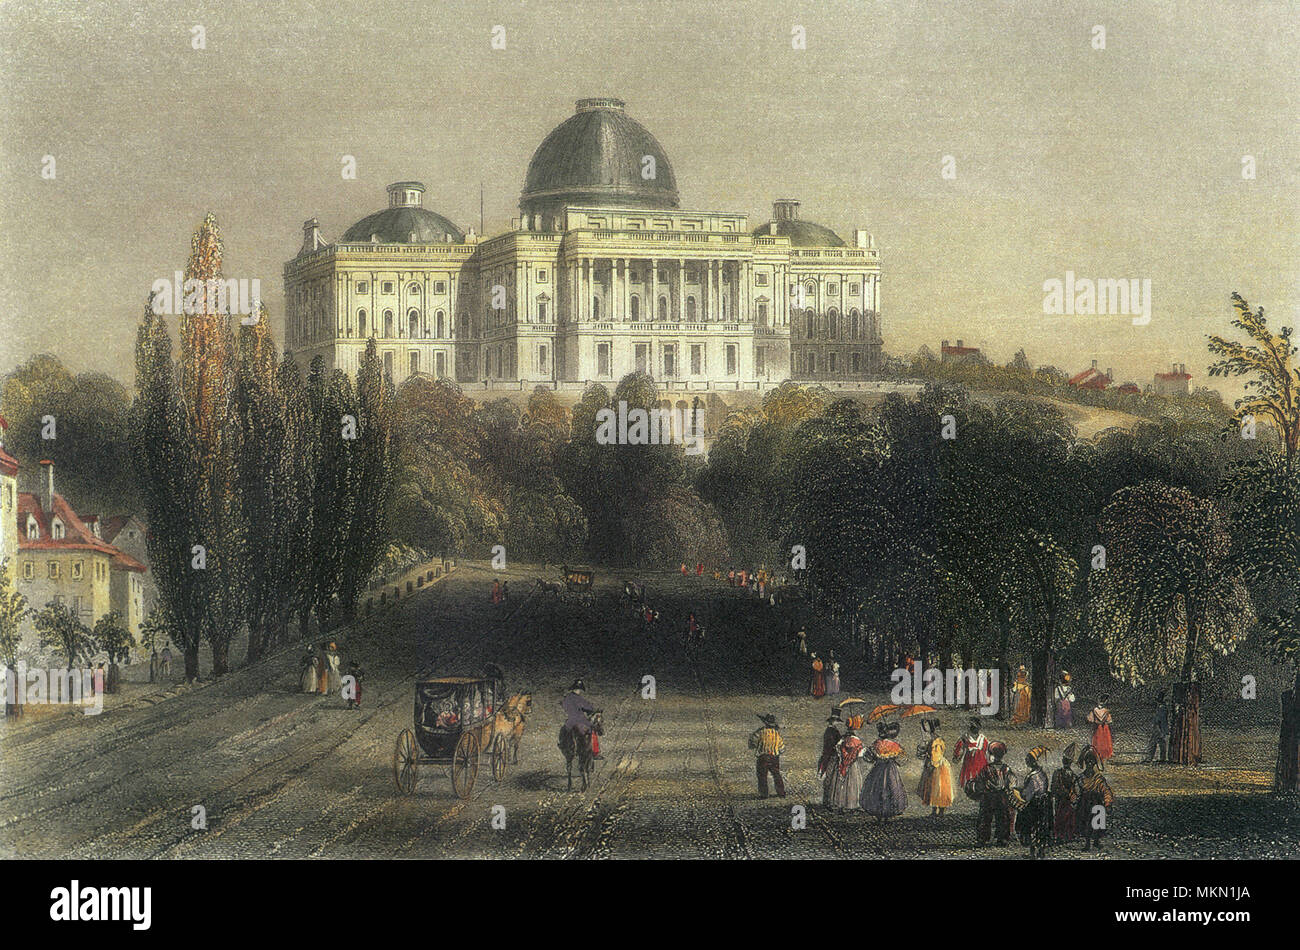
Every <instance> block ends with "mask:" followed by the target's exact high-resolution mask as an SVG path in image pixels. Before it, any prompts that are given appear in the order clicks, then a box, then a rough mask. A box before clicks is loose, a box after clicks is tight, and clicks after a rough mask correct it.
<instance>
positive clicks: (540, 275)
mask: <svg viewBox="0 0 1300 950" xmlns="http://www.w3.org/2000/svg"><path fill="white" fill-rule="evenodd" d="M537 282H538V283H539V284H544V283H546V271H544V270H539V271H538V272H537Z"/></svg>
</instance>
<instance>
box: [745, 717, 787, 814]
mask: <svg viewBox="0 0 1300 950" xmlns="http://www.w3.org/2000/svg"><path fill="white" fill-rule="evenodd" d="M758 718H759V721H760V722H762V723H763V725H762V726H760V727H759V728H758V729H755V730H754V731H753V733H751V734H750V737H749V747H750V748H751V749H753V750H754V751H755V752H756V753H758V758H757V760H756V761H755V762H754V769H755V771H756V772H757V775H758V797H759V798H767V777H768V775H771V776H772V783H773V784H774V785H775V786H776V794H777V796H778V797H780V798H785V780H784V779H782V778H781V751H782V750H783V749H784V748H785V740H784V739H782V738H781V727H780V725H779V724H778V723H777V721H776V717H775V716H773V715H772V714H771V713H768V714H766V715H761V714H760V715H759V717H758Z"/></svg>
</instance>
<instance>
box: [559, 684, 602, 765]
mask: <svg viewBox="0 0 1300 950" xmlns="http://www.w3.org/2000/svg"><path fill="white" fill-rule="evenodd" d="M586 688H587V687H586V684H585V683H583V682H582V680H581V679H577V680H574V681H573V685H572V686H570V687H569V691H568V692H567V693H565V694H564V698H563V699H561V700H560V705H561V706H562V707H563V708H564V728H565V729H572V730H574V731H575V732H577V733H579V734H581V735H584V736H589V737H590V740H591V754H592V758H595V759H599V758H601V755H600V739H599V738H598V737H597V735H596V732H595V730H594V729H593V728H592V722H591V718H590V717H591V714H592V713H594V712H595V711H596V707H595V706H593V705H592V704H591V703H590V701H588V699H587V697H586V696H584V695H583V691H584V690H585V689H586Z"/></svg>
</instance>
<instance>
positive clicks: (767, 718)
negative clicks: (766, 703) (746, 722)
mask: <svg viewBox="0 0 1300 950" xmlns="http://www.w3.org/2000/svg"><path fill="white" fill-rule="evenodd" d="M758 718H759V719H761V720H762V722H763V725H765V726H767V727H768V728H769V729H779V728H781V727H780V726H779V725H777V722H776V717H775V716H773V715H772V714H771V713H766V714H764V713H759V714H758Z"/></svg>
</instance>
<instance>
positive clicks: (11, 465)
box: [0, 446, 18, 478]
mask: <svg viewBox="0 0 1300 950" xmlns="http://www.w3.org/2000/svg"><path fill="white" fill-rule="evenodd" d="M0 472H4V473H5V474H6V475H8V476H9V477H10V478H17V477H18V460H17V459H16V458H14V457H13V456H12V455H10V454H9V453H8V452H6V451H5V450H4V446H0Z"/></svg>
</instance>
